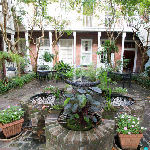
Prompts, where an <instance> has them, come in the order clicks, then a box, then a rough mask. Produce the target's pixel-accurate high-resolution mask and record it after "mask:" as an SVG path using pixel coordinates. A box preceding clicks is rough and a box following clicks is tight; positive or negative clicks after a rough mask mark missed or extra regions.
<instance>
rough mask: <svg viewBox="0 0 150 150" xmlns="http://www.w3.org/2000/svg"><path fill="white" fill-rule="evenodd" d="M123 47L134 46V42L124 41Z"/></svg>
mask: <svg viewBox="0 0 150 150" xmlns="http://www.w3.org/2000/svg"><path fill="white" fill-rule="evenodd" d="M124 48H135V42H130V41H129V42H125V43H124Z"/></svg>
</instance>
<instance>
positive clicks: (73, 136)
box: [45, 114, 115, 150]
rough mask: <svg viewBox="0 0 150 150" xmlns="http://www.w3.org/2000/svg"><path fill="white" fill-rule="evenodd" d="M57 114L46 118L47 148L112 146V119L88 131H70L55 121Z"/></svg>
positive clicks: (88, 149)
mask: <svg viewBox="0 0 150 150" xmlns="http://www.w3.org/2000/svg"><path fill="white" fill-rule="evenodd" d="M57 117H58V115H56V114H55V115H54V114H50V115H49V116H48V117H47V118H46V122H45V126H46V128H45V133H46V149H47V150H60V149H61V150H102V149H103V150H110V149H112V147H113V140H114V126H115V123H114V121H113V120H104V121H103V123H102V124H101V125H99V126H98V127H96V128H93V129H91V130H89V131H72V130H68V129H66V128H64V127H62V126H61V125H60V124H59V123H58V122H57Z"/></svg>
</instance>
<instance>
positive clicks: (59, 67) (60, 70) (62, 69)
mask: <svg viewBox="0 0 150 150" xmlns="http://www.w3.org/2000/svg"><path fill="white" fill-rule="evenodd" d="M54 70H56V71H57V76H56V78H60V79H62V78H68V73H67V72H70V73H71V71H72V67H71V66H70V65H69V64H66V63H64V62H63V61H60V62H59V63H57V64H56V65H55V66H54ZM72 75H73V73H72ZM69 77H70V75H69Z"/></svg>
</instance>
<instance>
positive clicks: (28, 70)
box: [25, 31, 32, 72]
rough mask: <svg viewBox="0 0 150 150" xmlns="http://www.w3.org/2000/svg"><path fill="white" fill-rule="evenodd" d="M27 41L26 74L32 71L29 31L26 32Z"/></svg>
mask: <svg viewBox="0 0 150 150" xmlns="http://www.w3.org/2000/svg"><path fill="white" fill-rule="evenodd" d="M25 40H26V48H27V60H28V63H27V66H26V68H25V71H26V72H31V71H32V65H31V59H30V52H29V38H28V31H26V32H25Z"/></svg>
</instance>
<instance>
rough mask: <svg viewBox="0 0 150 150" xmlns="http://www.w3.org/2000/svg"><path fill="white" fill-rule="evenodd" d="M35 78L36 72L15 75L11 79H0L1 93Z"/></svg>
mask: <svg viewBox="0 0 150 150" xmlns="http://www.w3.org/2000/svg"><path fill="white" fill-rule="evenodd" d="M34 78H35V74H33V73H32V74H26V75H23V76H21V77H15V78H12V79H9V80H0V94H3V93H5V92H7V91H8V90H10V89H12V88H16V87H20V88H21V87H22V86H23V85H24V84H26V83H28V82H30V81H32V80H33V79H34Z"/></svg>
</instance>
